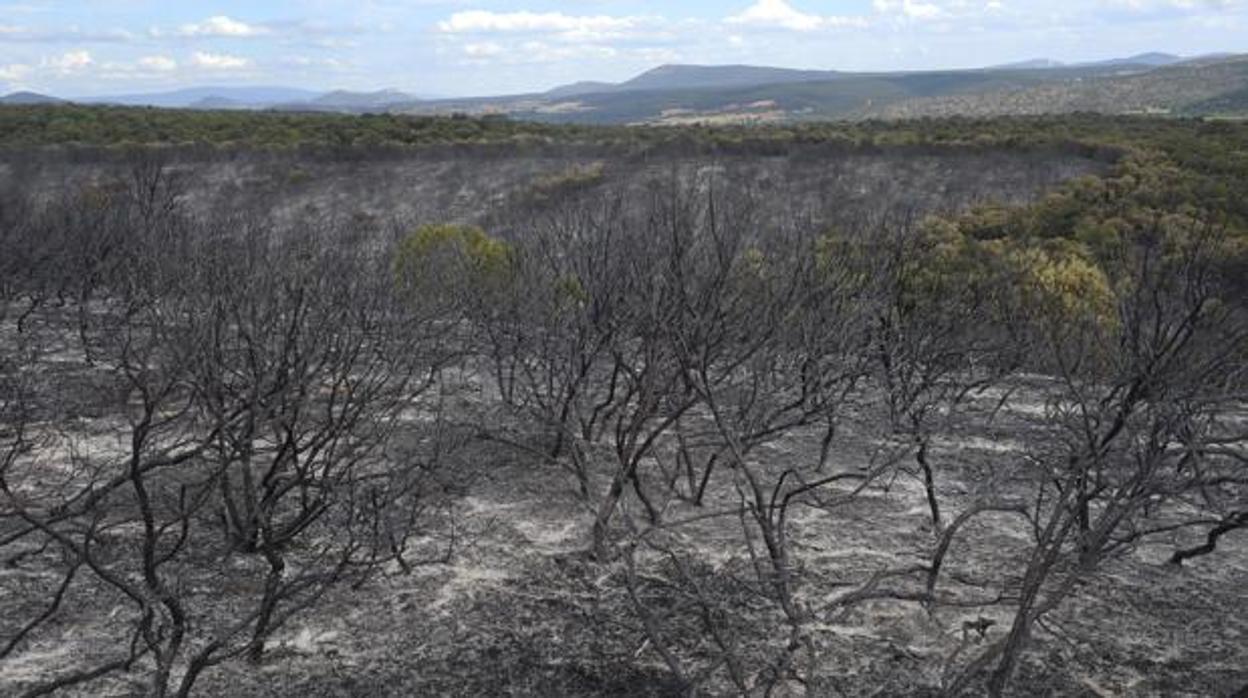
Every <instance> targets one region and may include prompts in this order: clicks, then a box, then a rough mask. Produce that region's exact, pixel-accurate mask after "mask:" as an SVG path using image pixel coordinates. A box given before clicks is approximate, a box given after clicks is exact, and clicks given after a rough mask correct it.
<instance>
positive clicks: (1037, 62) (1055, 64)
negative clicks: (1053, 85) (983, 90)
mask: <svg viewBox="0 0 1248 698" xmlns="http://www.w3.org/2000/svg"><path fill="white" fill-rule="evenodd" d="M1064 67H1066V64H1065V63H1063V62H1061V61H1055V60H1053V59H1052V58H1033V59H1031V60H1029V61H1018V62H1016V63H1003V64H1001V65H994V66H992V67H991V68H987V70H1052V69H1054V68H1064Z"/></svg>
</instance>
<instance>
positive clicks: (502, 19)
mask: <svg viewBox="0 0 1248 698" xmlns="http://www.w3.org/2000/svg"><path fill="white" fill-rule="evenodd" d="M636 25H637V19H636V18H633V17H610V16H607V15H596V16H573V15H565V14H563V13H562V12H489V11H486V10H470V11H467V12H456V13H455V14H453V15H451V17H450V18H449V19H446V20H443V21H441V22H438V30H439V31H441V32H443V33H446V34H468V33H521V32H528V33H543V32H553V33H576V34H601V33H608V32H620V31H625V30H628V29H632V28H633V27H635V26H636Z"/></svg>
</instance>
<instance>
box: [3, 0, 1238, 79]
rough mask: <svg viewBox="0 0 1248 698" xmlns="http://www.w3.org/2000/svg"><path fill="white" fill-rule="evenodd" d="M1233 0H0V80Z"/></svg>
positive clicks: (971, 42) (969, 56)
mask: <svg viewBox="0 0 1248 698" xmlns="http://www.w3.org/2000/svg"><path fill="white" fill-rule="evenodd" d="M1246 5H1248V0H1027V1H1023V0H717V1H711V0H684V1H681V2H677V1H676V0H668V1H667V2H646V1H643V0H565V1H564V2H555V1H553V0H507V1H503V0H277V1H272V2H259V1H256V0H252V1H250V2H244V1H242V0H0V93H2V92H9V91H14V90H17V89H32V90H39V91H44V92H49V93H54V94H57V95H64V96H88V95H100V94H120V93H126V92H144V91H156V90H163V89H169V88H172V87H181V86H193V85H219V84H231V85H233V84H238V85H244V84H249V85H286V86H293V87H307V88H311V89H332V88H345V89H381V88H389V87H393V88H398V89H403V90H407V91H411V92H415V93H418V94H433V95H476V94H500V93H515V92H525V91H531V90H539V89H546V88H549V87H553V86H555V85H558V84H562V83H567V82H572V81H576V80H590V79H593V80H622V79H626V78H628V77H631V76H632V75H634V74H636V73H638V72H641V71H643V70H646V69H648V68H652V67H654V66H656V65H660V64H663V63H704V64H706V63H750V64H759V65H776V66H786V67H797V68H824V69H839V70H898V69H935V68H967V67H980V66H985V65H992V64H998V63H1004V62H1011V61H1017V60H1024V59H1030V58H1037V57H1046V58H1055V59H1058V60H1065V61H1078V60H1094V59H1102V58H1110V57H1115V56H1122V55H1129V54H1134V53H1140V52H1143V51H1167V52H1171V53H1178V54H1183V55H1196V54H1202V53H1208V52H1220V51H1230V52H1245V51H1248V8H1246Z"/></svg>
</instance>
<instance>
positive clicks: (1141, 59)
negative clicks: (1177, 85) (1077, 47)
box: [1080, 53, 1184, 68]
mask: <svg viewBox="0 0 1248 698" xmlns="http://www.w3.org/2000/svg"><path fill="white" fill-rule="evenodd" d="M1183 60H1184V59H1183V57H1182V56H1175V55H1173V54H1169V53H1141V54H1139V55H1137V56H1129V57H1127V58H1111V59H1109V60H1107V61H1093V62H1090V63H1081V64H1080V65H1084V66H1101V67H1113V66H1122V65H1147V66H1151V67H1154V68H1160V67H1162V66H1167V65H1174V64H1175V63H1182V62H1183Z"/></svg>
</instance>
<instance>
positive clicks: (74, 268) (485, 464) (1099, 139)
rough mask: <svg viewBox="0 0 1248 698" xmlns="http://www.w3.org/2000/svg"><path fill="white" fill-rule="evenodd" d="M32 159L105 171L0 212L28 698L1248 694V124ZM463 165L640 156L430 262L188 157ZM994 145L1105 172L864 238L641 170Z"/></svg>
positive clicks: (114, 113) (798, 132) (699, 173)
mask: <svg viewBox="0 0 1248 698" xmlns="http://www.w3.org/2000/svg"><path fill="white" fill-rule="evenodd" d="M0 145H2V146H3V147H4V148H6V149H8V150H7V151H6V153H5V154H4V156H3V159H4V160H5V161H6V162H8V163H9V166H10V167H16V166H17V163H18V162H19V161H22V160H25V159H31V158H35V159H38V158H46V159H48V160H49V162H70V161H75V160H90V161H91V162H97V163H100V165H99V168H98V171H97V176H93V177H92V178H90V179H89V180H76V179H73V178H70V177H66V178H65V179H64V180H63V181H62V182H60V183H58V184H56V185H54V186H53V185H46V184H44V185H41V186H40V187H35V186H34V185H33V184H32V183H31V182H32V181H33V180H24V179H22V178H13V177H10V178H8V179H5V180H3V181H4V183H5V185H4V188H3V191H0V250H3V253H2V254H0V343H2V345H0V346H2V347H3V354H2V355H0V566H2V570H0V588H2V589H3V592H0V692H4V693H6V694H10V693H11V694H13V695H30V696H35V695H47V694H51V693H56V692H58V691H59V692H65V693H67V694H70V695H103V694H120V695H130V694H137V695H157V696H165V695H198V694H205V695H207V694H216V693H223V694H227V693H228V694H233V695H294V694H305V695H309V694H310V695H414V694H454V695H500V694H508V695H577V694H595V695H759V696H763V695H767V696H784V695H809V696H832V695H898V696H901V695H950V696H954V695H993V696H999V695H1034V694H1039V693H1058V694H1070V693H1079V692H1081V691H1082V692H1091V691H1096V690H1098V688H1097V687H1098V686H1099V687H1101V688H1103V689H1104V690H1107V691H1110V692H1118V693H1125V694H1132V695H1153V694H1168V695H1180V694H1191V695H1231V694H1234V693H1235V691H1238V690H1241V689H1243V688H1244V687H1246V686H1248V670H1245V667H1246V666H1248V654H1245V650H1244V647H1243V644H1242V637H1243V633H1244V632H1248V628H1246V627H1245V624H1244V620H1243V618H1242V615H1243V614H1242V610H1243V609H1244V608H1245V607H1246V606H1245V604H1248V597H1246V596H1245V592H1244V589H1245V588H1248V584H1245V582H1248V577H1245V569H1248V568H1246V564H1248V563H1246V561H1248V401H1246V399H1248V302H1246V301H1248V203H1246V202H1245V198H1244V196H1243V192H1244V191H1248V125H1244V124H1238V123H1230V122H1205V121H1196V120H1163V119H1145V118H1107V117H1096V116H1072V117H1068V118H1011V119H1000V120H966V119H949V120H926V121H907V122H896V123H885V122H864V123H857V124H819V125H804V126H793V127H783V128H781V127H777V128H730V129H711V128H671V129H666V128H664V129H657V128H650V129H625V128H613V129H595V128H587V127H553V126H539V125H533V124H524V123H513V122H508V121H505V120H495V119H487V120H474V119H466V118H445V119H431V118H407V117H397V116H377V117H338V116H324V115H289V114H264V113H224V112H222V113H193V112H171V111H159V110H148V109H107V108H85V107H31V108H25V107H22V108H17V107H15V108H5V109H0ZM438 148H443V149H445V148H450V149H451V150H449V151H447V150H443V151H438V152H439V153H441V154H440V155H439V157H446V156H447V154H448V153H450V154H452V155H454V154H460V155H463V156H465V157H466V156H468V155H469V154H471V153H472V152H474V149H487V150H488V149H493V150H489V152H514V153H519V154H520V155H521V156H523V155H524V154H526V153H530V152H536V151H543V150H551V149H555V150H557V149H561V148H562V149H573V150H575V151H576V152H578V153H584V152H588V153H591V154H593V155H594V156H595V158H597V159H596V160H595V163H600V162H603V161H605V162H606V163H607V164H606V165H605V166H603V165H601V164H590V165H576V166H570V167H567V168H565V169H562V170H559V171H557V172H555V173H553V174H545V175H542V176H538V177H533V178H531V179H530V180H529V181H528V182H527V183H526V184H525V185H524V186H523V187H521V188H519V189H516V190H514V191H511V192H508V193H507V195H506V196H503V197H501V198H500V199H499V200H498V202H497V204H496V205H495V207H494V208H493V209H492V210H491V212H490V214H489V215H487V216H482V217H480V218H479V219H476V220H473V221H463V220H425V221H413V222H405V223H404V225H402V226H396V225H386V224H383V223H379V222H377V221H374V220H368V221H365V220H362V219H361V218H360V217H358V216H352V215H333V213H334V212H332V211H324V210H321V211H319V213H317V214H316V215H307V216H304V217H301V218H299V219H298V220H297V221H296V222H294V223H288V224H278V223H275V219H273V218H272V217H268V216H266V215H263V213H262V212H260V211H258V210H257V208H256V206H254V205H250V206H246V207H243V206H239V207H237V208H234V209H230V208H228V207H222V208H214V209H212V210H203V209H202V208H200V207H196V206H193V205H192V204H191V201H192V200H193V198H194V187H195V183H194V179H193V176H192V175H191V173H190V171H189V170H188V169H187V168H186V167H185V163H186V162H187V161H189V160H192V159H194V158H205V157H212V158H218V157H225V158H243V157H250V156H254V155H255V154H256V153H260V152H263V151H267V150H283V151H293V152H295V153H296V154H297V155H298V157H306V158H307V159H308V160H307V162H308V163H309V164H308V167H312V168H315V167H317V166H318V164H317V163H319V162H324V161H332V160H334V159H336V158H368V157H383V156H386V157H400V156H402V157H412V158H421V157H425V156H426V155H427V154H428V153H430V152H433V151H434V150H435V149H438ZM968 151H973V152H978V151H993V152H995V151H1005V152H1028V153H1036V154H1039V155H1041V156H1045V157H1047V156H1048V155H1046V154H1054V153H1061V154H1077V155H1078V156H1079V157H1083V158H1088V159H1090V160H1093V161H1095V162H1097V163H1100V164H1101V165H1102V168H1101V170H1100V172H1101V173H1100V174H1097V175H1088V176H1080V177H1075V178H1072V179H1068V180H1066V181H1064V182H1062V183H1060V184H1057V185H1055V186H1053V187H1051V188H1049V189H1048V190H1046V191H1037V192H1034V193H1032V194H1030V195H1028V196H1026V197H1024V198H1025V199H1026V203H1018V202H1017V201H1014V202H1006V201H1002V200H989V199H987V198H983V199H980V200H976V201H974V202H973V203H972V204H971V205H966V206H960V207H949V208H943V209H940V208H938V209H934V210H918V209H917V208H916V207H914V206H908V205H905V202H904V201H903V200H900V199H898V200H895V201H889V202H885V201H881V202H880V203H879V206H877V207H875V208H874V209H864V210H862V211H859V212H856V213H855V215H853V216H842V217H840V218H836V219H835V221H834V222H830V221H832V220H833V219H830V218H826V217H819V216H815V215H812V214H811V212H810V211H808V210H804V209H803V208H801V207H799V206H797V205H793V206H791V207H790V206H786V200H784V199H780V200H778V201H777V200H775V197H776V196H777V195H776V194H774V192H773V193H769V194H767V195H766V196H764V195H763V194H762V193H760V190H759V189H758V188H757V187H756V186H754V184H753V183H752V180H746V179H744V178H740V177H734V176H733V170H731V169H724V168H722V167H719V168H717V167H710V166H708V167H702V168H695V169H692V170H689V169H679V168H675V167H673V168H669V169H666V170H665V169H663V168H658V169H657V170H655V171H647V174H646V175H645V176H644V177H641V178H639V179H638V178H635V179H632V180H629V181H628V182H620V181H617V180H613V179H612V178H611V177H610V176H609V172H610V171H611V167H612V165H611V163H612V161H613V158H624V157H628V158H642V159H645V158H661V157H662V156H664V155H665V154H671V153H680V154H681V155H682V157H684V158H689V159H692V160H693V161H695V162H700V161H703V160H704V161H705V162H707V163H712V164H713V163H716V162H719V161H718V160H717V158H719V157H721V156H724V155H725V154H730V155H732V156H734V157H753V156H754V155H768V156H770V157H778V158H782V159H786V158H787V159H790V160H794V161H797V160H802V159H807V160H813V161H814V162H816V163H818V162H825V161H826V162H828V163H829V166H831V163H833V162H834V161H836V160H837V159H838V158H843V157H845V156H846V155H847V154H854V153H864V152H874V153H888V154H890V156H892V157H896V158H900V159H903V160H904V159H905V158H909V157H915V156H918V155H920V154H924V155H931V154H935V155H936V156H940V157H943V156H945V155H948V154H951V153H959V152H968ZM292 186H293V185H292ZM281 195H282V194H281V193H280V192H278V193H274V194H272V196H273V197H275V199H276V197H280V196H281ZM276 203H277V201H276V200H275V201H274V202H273V205H276ZM825 204H826V205H827V206H830V207H833V208H835V205H836V202H825ZM346 213H348V214H349V213H350V212H346ZM957 443H973V444H974V443H978V444H980V446H979V447H977V448H978V450H975V449H974V448H967V447H964V446H959V447H956V448H955V447H954V446H951V444H957ZM503 561H506V564H507V565H509V566H507V567H504V566H503V565H504V562H503ZM1142 579H1143V580H1146V581H1143V582H1142V581H1140V580H1142ZM1106 608H1109V609H1111V611H1110V612H1109V613H1108V614H1106V612H1105V610H1104V609H1106ZM1097 609H1100V610H1099V611H1098V610H1097ZM352 611H358V612H359V613H352ZM1098 613H1099V614H1100V615H1097V614H1098ZM387 618H392V619H393V620H392V622H393V625H392V626H384V625H380V626H379V625H377V624H382V623H384V622H385V621H383V619H387ZM334 623H338V624H339V625H333V624H334ZM326 624H330V625H333V627H334V628H336V630H335V631H334V632H333V633H321V632H319V631H316V630H315V628H317V627H324V626H326ZM344 624H345V625H344ZM1137 627H1138V628H1143V630H1141V631H1140V632H1141V633H1142V635H1140V636H1139V637H1138V638H1135V639H1133V640H1131V642H1134V643H1135V644H1124V643H1126V642H1127V640H1126V638H1128V637H1129V636H1130V633H1129V631H1128V629H1129V628H1137ZM370 628H372V630H370ZM1171 628H1177V630H1175V631H1174V632H1182V633H1188V634H1186V635H1182V636H1178V637H1175V636H1163V630H1165V631H1166V632H1169V629H1171ZM370 633H371V634H370ZM338 635H346V636H348V637H343V638H341V639H335V638H337V637H338ZM335 642H337V643H338V644H337V645H335V649H334V650H333V653H332V654H330V653H329V650H323V649H318V647H320V646H321V645H322V644H325V643H328V644H333V643H335ZM352 648H353V649H352ZM345 655H349V659H346V658H344V656H345Z"/></svg>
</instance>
